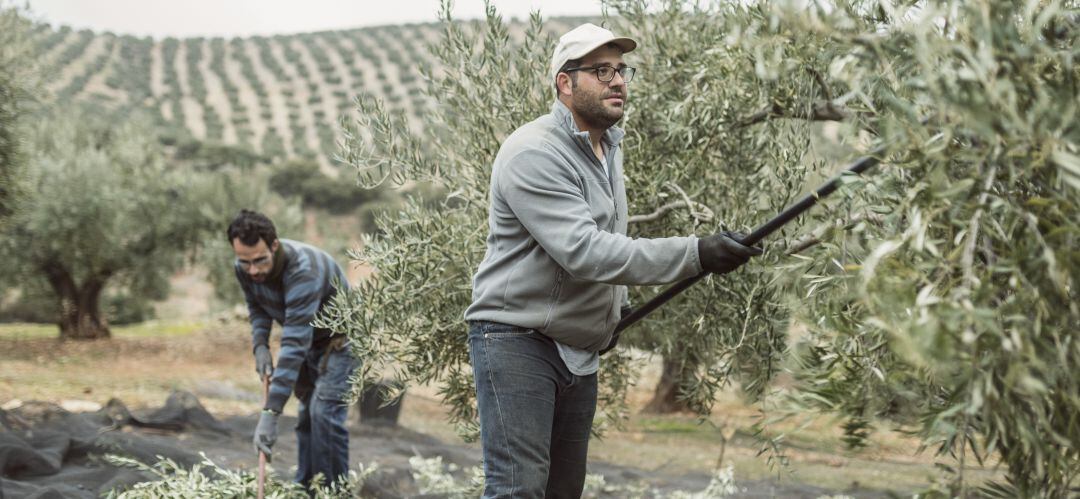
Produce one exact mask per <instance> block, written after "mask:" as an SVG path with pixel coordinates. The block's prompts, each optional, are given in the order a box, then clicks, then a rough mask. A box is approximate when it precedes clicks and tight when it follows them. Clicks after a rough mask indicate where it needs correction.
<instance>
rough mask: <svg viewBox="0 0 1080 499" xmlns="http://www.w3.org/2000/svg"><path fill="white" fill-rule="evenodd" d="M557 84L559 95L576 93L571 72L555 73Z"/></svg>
mask: <svg viewBox="0 0 1080 499" xmlns="http://www.w3.org/2000/svg"><path fill="white" fill-rule="evenodd" d="M555 86H556V87H558V89H559V95H562V94H566V95H574V80H573V77H572V76H570V73H559V74H557V75H555Z"/></svg>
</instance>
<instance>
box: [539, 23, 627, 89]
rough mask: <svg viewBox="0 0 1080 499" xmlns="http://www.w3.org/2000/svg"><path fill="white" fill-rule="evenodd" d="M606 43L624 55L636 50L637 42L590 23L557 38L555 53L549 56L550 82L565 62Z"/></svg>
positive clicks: (580, 56) (582, 55)
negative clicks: (615, 47) (612, 44)
mask: <svg viewBox="0 0 1080 499" xmlns="http://www.w3.org/2000/svg"><path fill="white" fill-rule="evenodd" d="M608 43H614V44H615V45H618V46H619V48H621V49H622V51H623V53H624V54H625V53H627V52H632V51H633V50H634V49H636V48H637V42H635V41H634V40H633V39H632V38H626V37H618V36H615V34H614V33H612V32H611V31H609V30H606V29H604V28H601V27H600V26H597V25H595V24H592V23H585V24H582V25H581V26H578V27H576V28H574V29H572V30H570V31H567V32H566V34H565V35H563V36H560V37H559V44H558V45H556V46H555V53H554V54H552V56H551V81H555V77H556V76H558V75H559V68H561V67H562V66H563V64H566V61H570V60H573V59H580V58H582V57H585V55H586V54H588V53H589V52H592V51H593V50H596V49H597V48H599V47H602V46H604V45H607V44H608Z"/></svg>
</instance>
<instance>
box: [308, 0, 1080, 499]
mask: <svg viewBox="0 0 1080 499" xmlns="http://www.w3.org/2000/svg"><path fill="white" fill-rule="evenodd" d="M608 5H609V6H610V7H611V8H613V9H614V10H615V11H616V12H617V14H618V16H617V17H614V18H613V19H612V20H611V22H612V23H614V24H616V25H617V26H618V27H620V28H621V29H622V31H623V32H627V33H630V34H631V35H633V36H635V37H637V38H638V39H639V40H640V41H642V48H641V49H639V51H637V52H635V53H634V54H631V56H630V57H629V58H628V59H629V60H630V61H631V64H634V65H637V66H638V67H639V68H641V73H642V77H641V78H640V79H638V80H635V82H634V85H633V88H632V92H633V93H632V96H631V99H630V101H629V106H630V107H629V110H628V115H627V117H626V119H625V122H624V125H625V126H626V127H627V129H628V130H629V132H630V135H629V136H628V138H627V140H626V142H625V144H626V148H627V169H626V170H627V181H628V192H629V194H630V195H631V198H632V203H633V204H632V205H631V208H632V213H636V214H637V216H636V217H635V221H636V222H638V223H635V224H633V225H632V226H631V233H632V234H633V235H639V236H649V237H656V236H663V235H673V234H684V233H687V232H690V231H694V232H698V233H707V232H710V231H713V230H716V229H717V228H718V227H721V226H727V227H731V228H738V229H745V228H748V227H751V226H753V225H754V223H755V222H760V221H763V220H765V219H766V218H768V217H769V216H770V215H771V214H773V213H775V212H776V211H777V210H778V209H779V208H781V207H783V206H784V205H785V204H787V203H789V202H790V201H791V200H792V198H793V197H794V196H796V195H798V194H800V193H802V192H804V191H805V190H806V189H807V188H808V187H810V186H809V185H808V184H811V183H813V182H814V181H817V180H819V179H821V178H822V177H824V176H825V175H827V174H828V173H830V172H832V171H833V170H834V169H835V165H832V164H828V165H826V164H823V163H821V162H815V161H814V159H813V158H814V157H815V156H812V155H811V152H812V151H814V150H815V149H817V150H820V148H819V147H812V144H811V143H810V142H811V141H812V137H813V134H811V133H810V128H809V122H812V121H821V120H829V121H842V122H844V124H843V125H842V126H841V127H840V128H839V130H840V133H839V136H840V142H841V143H842V144H843V145H844V147H847V148H848V150H850V151H851V153H852V154H856V153H859V152H863V151H867V150H869V149H870V148H871V147H876V146H879V145H881V146H885V147H887V152H886V153H885V154H884V159H885V166H883V167H881V168H880V169H879V171H878V172H877V173H874V174H872V175H870V176H869V177H867V178H864V179H849V180H850V181H849V182H847V187H846V188H845V189H844V190H843V191H842V195H837V196H835V199H831V200H829V201H828V202H827V203H825V205H824V206H823V207H822V208H820V209H819V210H818V211H816V212H815V213H814V214H812V215H810V216H807V217H804V218H803V219H802V220H799V221H796V223H793V224H791V226H789V227H787V228H785V230H784V231H783V232H782V233H780V234H778V235H777V236H776V238H775V239H774V240H772V241H770V242H769V244H767V251H766V255H765V257H764V258H762V259H761V261H760V262H759V263H758V264H757V265H755V266H752V267H750V268H748V269H746V271H744V272H741V273H739V274H738V275H735V276H725V278H723V279H718V278H710V279H709V280H707V281H706V282H704V283H703V284H699V285H698V286H697V287H696V288H695V289H693V290H691V291H689V292H688V293H686V294H685V296H683V297H680V298H679V299H678V300H677V301H675V302H672V303H670V304H669V305H668V306H667V307H666V308H665V309H662V310H661V311H660V312H658V313H657V314H655V315H654V316H652V317H650V318H649V320H647V321H646V322H645V323H644V324H643V325H641V326H638V329H637V331H635V332H634V333H632V334H631V337H630V338H629V340H630V341H632V342H634V343H636V344H638V345H644V346H648V347H649V348H651V349H654V350H656V351H658V352H660V353H662V354H663V355H664V358H665V373H666V374H667V375H668V380H669V381H674V382H675V383H668V385H671V384H675V385H677V387H676V388H674V389H671V387H670V386H666V387H665V386H662V387H661V388H662V389H663V391H662V392H661V393H658V397H657V399H656V400H654V402H656V403H657V405H658V406H661V407H662V406H664V405H668V406H670V405H672V401H674V402H673V403H674V404H686V405H687V406H688V407H691V408H693V409H695V410H697V411H699V412H701V413H707V412H708V411H709V409H710V408H711V405H712V403H713V401H714V400H715V398H716V394H717V391H718V390H719V389H721V388H723V387H724V386H726V385H727V384H728V383H730V382H732V381H738V382H740V383H741V385H742V387H743V389H744V392H745V393H746V394H747V395H748V396H749V397H750V398H751V400H754V401H758V402H761V403H763V407H764V406H765V404H764V402H765V401H766V400H768V399H771V400H782V399H786V400H793V401H795V402H797V404H798V406H799V407H803V408H807V407H810V408H814V409H821V410H826V411H836V412H839V413H840V414H842V415H844V416H845V417H846V418H847V422H846V423H845V425H844V428H845V429H846V430H847V432H848V434H849V437H850V441H851V442H852V443H853V444H856V445H857V444H859V443H860V442H861V441H862V440H863V439H865V438H866V437H867V436H868V435H869V433H870V431H871V429H872V428H873V425H874V424H878V422H879V421H886V420H888V421H892V422H893V423H891V424H897V425H899V426H900V427H901V428H906V429H911V428H914V429H915V430H917V431H918V432H919V433H920V435H921V436H922V437H923V439H924V441H925V442H926V444H927V445H933V446H938V448H939V450H940V452H942V453H947V454H951V455H953V456H955V457H957V459H958V460H959V463H960V465H961V466H959V467H957V468H956V469H957V470H959V472H958V474H957V476H956V478H957V480H956V484H957V486H958V487H960V488H961V490H959V491H958V493H960V494H965V493H966V491H964V490H962V489H963V488H964V487H965V481H964V479H963V469H964V467H963V465H964V464H965V458H966V456H968V455H969V454H972V455H974V456H975V458H976V459H979V460H982V459H984V458H986V457H991V458H994V459H1001V460H1002V461H1003V462H1004V463H1005V464H1006V465H1007V467H1008V482H1007V483H1004V484H997V485H995V486H994V487H996V488H990V489H988V490H990V491H994V492H997V493H1000V494H1003V495H1010V494H1012V495H1021V496H1038V495H1046V496H1064V495H1067V494H1068V490H1069V489H1070V487H1073V486H1074V484H1075V482H1076V480H1077V475H1078V474H1080V468H1078V467H1080V464H1078V462H1080V460H1078V459H1077V457H1078V456H1077V450H1076V446H1075V445H1073V444H1074V443H1075V442H1077V441H1080V427H1078V426H1077V425H1076V424H1075V417H1074V416H1073V415H1075V414H1077V413H1078V410H1080V389H1078V385H1077V384H1078V380H1077V379H1076V377H1075V376H1074V375H1072V373H1071V372H1070V370H1069V368H1068V366H1070V365H1073V364H1075V363H1076V362H1080V348H1078V347H1077V345H1078V343H1077V338H1076V334H1077V333H1078V331H1080V327H1077V326H1078V325H1080V310H1078V307H1080V305H1078V303H1080V300H1078V299H1077V296H1076V285H1077V279H1078V275H1077V274H1078V272H1080V270H1078V269H1080V265H1078V264H1080V262H1078V259H1080V254H1078V253H1077V252H1076V251H1075V248H1076V247H1077V235H1078V234H1077V233H1078V220H1080V216H1078V215H1080V214H1078V206H1077V188H1078V187H1080V159H1078V156H1077V155H1078V152H1080V151H1078V150H1077V148H1078V146H1080V137H1078V135H1080V131H1078V130H1077V127H1076V124H1075V123H1076V121H1077V120H1076V111H1077V98H1076V97H1077V95H1078V93H1077V80H1078V76H1080V74H1078V71H1080V69H1078V67H1077V65H1076V64H1075V59H1076V55H1077V53H1076V48H1075V47H1076V44H1075V41H1076V37H1077V29H1078V27H1077V13H1076V10H1075V7H1069V6H1068V5H1067V3H1062V2H1033V3H1031V2H1029V3H1020V2H1015V1H1009V0H979V1H971V2H959V1H946V0H927V1H917V2H859V1H844V2H828V3H825V2H815V3H811V4H810V5H809V6H807V5H803V4H799V5H795V4H788V3H770V2H740V3H737V4H733V3H728V2H715V3H710V4H703V3H690V2H683V1H676V0H670V1H664V2H659V3H658V4H656V5H649V4H646V2H643V1H639V0H627V1H615V2H610V3H609V4H608ZM444 7H448V6H446V5H445V4H444ZM1066 7H1069V8H1066ZM1070 9H1071V10H1070ZM448 12H449V9H444V15H446V17H447V20H449V19H448V14H446V13H448ZM552 44H553V43H552V40H551V39H550V37H549V36H547V35H545V34H544V31H543V30H542V24H541V21H540V19H539V17H534V18H533V19H532V22H531V25H530V26H529V28H528V29H526V33H525V38H524V40H523V42H522V43H511V41H510V35H509V33H508V31H507V28H506V26H505V25H504V23H503V22H502V20H501V19H500V18H499V17H498V16H497V15H496V14H495V12H494V10H493V9H489V15H488V19H487V23H486V24H484V25H483V26H482V27H481V29H478V30H469V29H466V28H464V27H462V26H460V25H456V24H452V23H447V24H446V27H445V32H444V36H443V39H442V41H441V43H440V44H438V45H436V46H433V47H432V50H433V52H434V54H435V56H436V57H437V58H438V59H439V60H440V62H441V63H442V66H443V67H444V68H445V70H444V71H442V72H440V73H438V74H434V75H428V76H427V82H428V89H427V92H428V94H429V95H430V96H431V97H432V98H433V99H434V100H435V101H436V102H437V103H438V105H437V106H436V107H435V109H434V110H433V112H431V113H429V114H427V115H426V116H425V119H426V123H425V125H426V126H425V127H424V128H425V129H426V130H447V131H452V133H444V134H436V135H433V136H432V135H429V136H425V137H419V136H416V135H414V134H411V133H410V132H409V129H408V126H407V123H406V118H405V117H404V116H400V115H395V114H393V113H388V112H386V111H385V109H384V108H383V107H382V105H381V103H379V102H377V101H371V100H361V101H360V108H361V109H360V110H361V113H360V114H361V115H362V116H363V117H362V118H361V121H359V122H357V123H354V124H351V126H352V130H353V132H352V134H351V136H349V137H347V140H346V144H345V148H344V150H343V157H344V158H345V159H346V160H348V161H349V162H351V163H353V164H354V165H355V166H356V167H357V168H358V171H359V174H360V177H361V180H362V181H364V182H366V183H368V184H369V185H377V184H379V183H381V182H384V181H394V182H398V183H406V182H412V181H422V182H429V183H433V184H436V185H441V186H443V187H444V188H445V190H446V192H448V193H450V194H449V195H448V196H447V198H446V202H445V203H443V205H442V206H438V207H432V206H429V205H424V204H422V203H419V202H415V203H411V204H409V205H408V206H407V207H406V208H405V209H404V210H403V211H402V212H401V213H399V214H397V215H394V216H388V217H385V218H383V219H381V220H380V222H379V225H380V229H381V230H382V231H383V232H382V233H381V234H379V235H377V236H375V237H372V238H370V239H368V240H367V241H366V242H365V246H364V249H363V251H362V252H358V253H356V254H355V255H354V256H355V257H356V258H358V259H360V260H361V261H363V262H366V263H368V264H371V265H372V266H374V267H375V268H377V269H378V273H377V274H376V276H375V277H374V278H373V279H371V280H369V281H367V282H365V283H362V284H361V285H360V286H358V287H357V288H356V289H355V290H354V292H353V293H350V294H349V295H344V296H342V297H341V299H340V300H339V301H338V302H337V303H336V307H335V309H334V310H333V311H332V313H331V314H329V316H328V317H326V318H324V320H325V322H326V323H327V324H328V325H333V326H334V327H336V328H339V329H343V330H347V331H348V332H349V334H350V335H351V336H352V338H353V340H354V343H355V345H356V347H357V349H358V352H359V353H360V354H361V355H363V356H364V358H365V359H366V362H365V365H364V375H365V377H366V378H368V379H371V378H375V377H377V376H381V375H384V374H385V370H386V369H392V370H394V371H395V373H396V375H397V376H398V377H399V379H401V380H403V381H419V382H426V381H433V380H434V381H441V382H443V383H444V386H445V388H444V392H443V396H444V398H445V400H446V401H447V402H448V403H449V404H450V406H451V409H452V413H451V414H452V416H453V417H454V418H455V419H456V420H457V421H458V422H460V423H464V424H465V427H466V429H468V427H470V426H472V424H473V423H474V419H475V411H474V408H473V401H472V388H471V387H472V381H471V379H470V370H469V369H468V367H467V360H468V356H467V351H466V346H465V341H464V339H463V338H464V333H465V326H464V324H463V322H462V320H461V313H462V311H463V310H464V309H465V307H466V306H467V304H468V303H469V300H470V289H469V283H470V279H471V276H472V273H473V272H474V271H475V268H476V266H477V264H478V263H479V261H480V259H481V258H482V256H483V247H484V245H483V238H484V236H485V233H484V228H485V227H486V224H485V223H484V221H485V218H486V199H487V198H486V191H487V185H488V171H489V168H490V165H491V161H492V159H493V157H494V155H495V153H496V151H497V150H498V147H499V144H500V142H501V140H502V139H503V138H504V137H505V136H506V135H507V134H508V133H509V132H510V131H512V130H513V129H514V128H516V127H517V126H519V125H521V124H522V123H525V122H526V121H529V120H531V119H533V118H535V117H536V116H538V115H540V114H542V113H544V112H546V110H547V109H548V107H549V106H550V103H551V101H552V100H553V94H552V90H551V87H550V85H548V84H547V82H545V81H544V80H543V79H542V78H541V75H543V74H544V73H545V70H544V62H545V61H546V60H547V57H548V51H549V50H550V47H551V46H552ZM347 125H350V124H347ZM361 129H367V130H368V131H370V133H371V135H373V136H374V141H373V142H365V141H364V140H362V139H361V136H362V134H361V133H360V130H361ZM817 157H820V156H817ZM656 291H657V290H655V289H639V290H636V292H635V295H634V298H635V300H636V301H638V302H640V301H641V300H644V299H647V298H648V297H649V296H651V295H652V294H653V293H655V292H656ZM793 322H794V323H797V324H798V325H799V326H800V328H801V329H806V330H807V331H808V332H807V333H806V334H804V335H803V336H801V337H798V338H793V337H790V333H789V331H790V329H791V324H792V323H793ZM614 353H615V355H609V356H606V357H605V358H604V362H602V373H601V380H602V387H601V390H602V395H601V398H602V402H601V403H602V409H603V410H605V411H606V412H607V413H608V414H609V415H618V414H620V413H621V412H622V411H624V410H625V406H624V405H623V403H622V400H623V397H622V395H623V393H624V392H625V389H626V387H627V386H628V384H629V383H632V382H633V379H634V378H633V376H632V373H631V372H630V371H629V362H628V359H627V358H626V357H625V356H624V355H621V354H619V352H618V351H616V352H614ZM781 369H790V370H792V371H793V372H794V374H795V376H796V379H797V381H798V384H797V389H796V390H792V391H790V392H789V393H787V394H785V395H787V396H785V397H783V398H780V397H775V396H774V394H780V392H779V391H778V390H777V389H775V388H772V385H771V384H770V381H771V380H772V379H773V378H774V376H775V374H776V373H777V372H779V370H781ZM771 405H772V404H770V406H771Z"/></svg>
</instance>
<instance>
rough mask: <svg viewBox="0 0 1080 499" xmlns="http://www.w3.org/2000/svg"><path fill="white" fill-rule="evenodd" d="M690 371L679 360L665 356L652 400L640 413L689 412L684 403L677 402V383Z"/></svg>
mask: <svg viewBox="0 0 1080 499" xmlns="http://www.w3.org/2000/svg"><path fill="white" fill-rule="evenodd" d="M692 369H693V367H692V366H686V365H685V364H684V363H683V362H682V361H680V360H679V359H672V358H670V357H668V356H665V357H664V362H663V368H662V371H661V373H660V382H659V383H657V384H656V391H654V392H653V398H652V400H650V401H649V403H648V404H646V405H645V408H644V409H642V412H648V413H653V414H670V413H673V412H682V411H688V410H690V408H689V407H687V406H686V404H685V403H683V402H682V401H681V400H679V381H680V380H681V379H682V378H683V373H684V372H687V371H688V370H692Z"/></svg>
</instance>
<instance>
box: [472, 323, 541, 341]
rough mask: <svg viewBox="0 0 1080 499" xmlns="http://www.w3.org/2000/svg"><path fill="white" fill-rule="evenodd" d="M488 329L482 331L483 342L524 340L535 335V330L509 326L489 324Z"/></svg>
mask: <svg viewBox="0 0 1080 499" xmlns="http://www.w3.org/2000/svg"><path fill="white" fill-rule="evenodd" d="M491 324H492V325H491V326H490V327H486V328H484V330H483V333H484V339H485V340H498V339H510V338H525V337H528V336H531V335H534V334H536V330H535V329H529V328H525V327H519V326H511V325H509V324H498V323H491Z"/></svg>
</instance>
